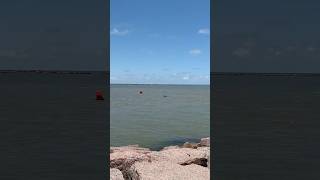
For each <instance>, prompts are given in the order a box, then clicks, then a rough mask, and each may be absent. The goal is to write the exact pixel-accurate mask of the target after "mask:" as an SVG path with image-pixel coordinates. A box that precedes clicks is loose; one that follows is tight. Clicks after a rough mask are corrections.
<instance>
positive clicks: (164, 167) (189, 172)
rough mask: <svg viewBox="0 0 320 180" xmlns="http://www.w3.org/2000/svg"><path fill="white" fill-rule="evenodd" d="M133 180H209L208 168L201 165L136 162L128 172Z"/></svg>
mask: <svg viewBox="0 0 320 180" xmlns="http://www.w3.org/2000/svg"><path fill="white" fill-rule="evenodd" d="M128 176H129V179H130V178H131V179H132V180H155V179H157V180H169V179H170V180H195V179H197V180H209V179H210V172H209V169H208V168H205V167H202V166H199V165H195V164H192V165H186V166H182V165H179V164H175V163H171V162H165V161H161V162H136V163H135V164H133V165H132V166H131V167H130V169H129V170H128Z"/></svg>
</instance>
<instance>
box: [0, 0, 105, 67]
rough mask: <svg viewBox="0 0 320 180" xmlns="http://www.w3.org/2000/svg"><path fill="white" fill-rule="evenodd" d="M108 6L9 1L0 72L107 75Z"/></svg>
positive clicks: (1, 32) (82, 0)
mask: <svg viewBox="0 0 320 180" xmlns="http://www.w3.org/2000/svg"><path fill="white" fill-rule="evenodd" d="M106 14H107V13H106V3H105V1H104V0H94V1H92V0H54V1H46V0H28V1H26V0H3V1H1V4H0V21H1V23H0V69H18V70H22V69H23V70H25V69H27V70H30V69H41V70H105V69H106V64H107V60H106V55H105V39H104V38H105V35H106V34H105V33H106V32H107V29H106V28H105V24H106V22H107V21H106V18H107V16H106Z"/></svg>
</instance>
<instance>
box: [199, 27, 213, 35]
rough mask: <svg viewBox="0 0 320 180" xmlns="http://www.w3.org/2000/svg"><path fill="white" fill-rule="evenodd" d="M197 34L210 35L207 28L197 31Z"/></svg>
mask: <svg viewBox="0 0 320 180" xmlns="http://www.w3.org/2000/svg"><path fill="white" fill-rule="evenodd" d="M198 34H205V35H209V34H210V29H208V28H203V29H199V31H198Z"/></svg>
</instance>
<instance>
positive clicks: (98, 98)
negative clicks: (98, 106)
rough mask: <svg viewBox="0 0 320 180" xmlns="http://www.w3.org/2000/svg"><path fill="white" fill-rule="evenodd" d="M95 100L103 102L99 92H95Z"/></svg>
mask: <svg viewBox="0 0 320 180" xmlns="http://www.w3.org/2000/svg"><path fill="white" fill-rule="evenodd" d="M96 100H104V98H103V95H102V93H101V91H96Z"/></svg>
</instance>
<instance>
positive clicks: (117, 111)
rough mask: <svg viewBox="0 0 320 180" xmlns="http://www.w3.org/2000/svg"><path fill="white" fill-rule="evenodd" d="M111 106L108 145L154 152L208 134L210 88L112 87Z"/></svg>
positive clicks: (197, 86)
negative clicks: (130, 146)
mask: <svg viewBox="0 0 320 180" xmlns="http://www.w3.org/2000/svg"><path fill="white" fill-rule="evenodd" d="M139 91H143V94H139ZM110 106H111V109H110V117H111V119H110V145H111V146H124V145H129V144H139V145H141V146H144V147H149V148H153V149H156V148H160V147H163V146H167V145H174V144H179V143H183V142H185V141H198V139H200V138H202V137H208V136H209V135H210V87H209V85H111V88H110Z"/></svg>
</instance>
